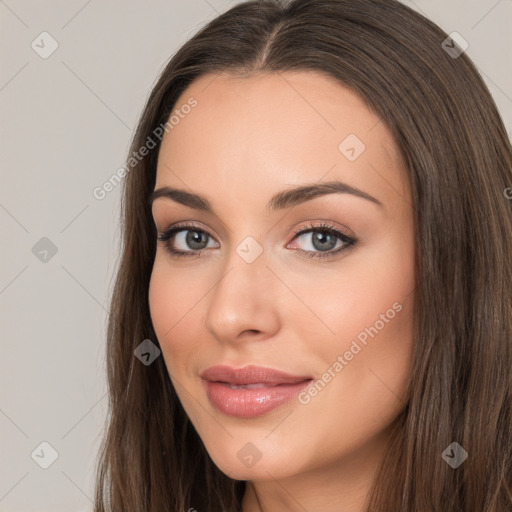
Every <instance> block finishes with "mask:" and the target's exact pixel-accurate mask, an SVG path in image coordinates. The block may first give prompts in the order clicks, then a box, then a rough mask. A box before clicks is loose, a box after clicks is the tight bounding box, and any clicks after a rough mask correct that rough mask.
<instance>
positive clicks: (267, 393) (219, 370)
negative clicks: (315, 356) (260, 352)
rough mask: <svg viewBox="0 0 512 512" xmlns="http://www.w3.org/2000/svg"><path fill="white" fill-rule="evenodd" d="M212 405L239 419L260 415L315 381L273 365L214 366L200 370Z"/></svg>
mask: <svg viewBox="0 0 512 512" xmlns="http://www.w3.org/2000/svg"><path fill="white" fill-rule="evenodd" d="M200 376H201V378H202V379H203V381H204V384H205V387H206V393H207V396H208V399H209V400H210V402H211V404H212V405H213V406H214V407H216V408H217V409H218V410H219V411H221V412H223V413H224V414H227V415H229V416H235V417H238V418H254V417H257V416H261V415H262V414H265V413H267V412H270V411H271V410H273V409H275V408H276V407H279V406H280V405H282V404H284V403H286V402H289V401H290V400H292V399H293V398H295V397H296V396H297V394H298V393H299V392H300V391H301V390H302V389H303V388H305V387H306V386H307V385H308V384H309V383H310V382H311V380H312V377H309V376H296V375H290V374H289V373H285V372H282V371H279V370H274V369H272V368H264V367H261V366H252V365H250V366H245V367H242V368H231V367H229V366H212V367H211V368H208V369H207V370H205V371H204V372H202V373H201V375H200Z"/></svg>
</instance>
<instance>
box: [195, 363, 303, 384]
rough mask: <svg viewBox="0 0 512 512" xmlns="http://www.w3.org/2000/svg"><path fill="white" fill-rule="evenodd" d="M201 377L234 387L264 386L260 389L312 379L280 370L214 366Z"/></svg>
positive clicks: (257, 367) (260, 367)
mask: <svg viewBox="0 0 512 512" xmlns="http://www.w3.org/2000/svg"><path fill="white" fill-rule="evenodd" d="M201 377H202V378H203V379H204V380H208V381H210V382H224V383H226V384H230V385H232V386H253V385H258V384H262V386H260V387H270V386H279V385H280V384H297V383H298V382H302V381H304V380H309V379H311V377H309V376H295V375H290V374H289V373H285V372H282V371H280V370H274V369H272V368H265V367H262V366H245V367H243V368H231V367H230V366H212V367H211V368H208V369H207V370H205V371H204V372H203V373H202V374H201ZM248 389H250V388H248Z"/></svg>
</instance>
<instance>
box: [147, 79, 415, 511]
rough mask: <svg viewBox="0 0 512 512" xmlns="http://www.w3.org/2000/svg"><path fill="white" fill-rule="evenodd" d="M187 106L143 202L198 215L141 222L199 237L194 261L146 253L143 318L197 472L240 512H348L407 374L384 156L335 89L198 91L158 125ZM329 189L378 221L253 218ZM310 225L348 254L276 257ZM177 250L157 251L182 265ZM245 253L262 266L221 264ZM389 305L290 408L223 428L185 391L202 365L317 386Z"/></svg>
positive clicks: (393, 154)
mask: <svg viewBox="0 0 512 512" xmlns="http://www.w3.org/2000/svg"><path fill="white" fill-rule="evenodd" d="M191 96H192V97H194V98H195V99H196V100H197V102H198V104H197V106H196V107H195V108H194V109H192V110H191V112H190V113H189V114H188V115H187V116H184V117H183V119H181V120H180V122H179V124H177V125H176V126H174V127H173V129H172V130H170V131H169V132H168V133H166V134H165V136H164V138H163V141H162V145H161V149H160V153H159V159H158V166H157V178H156V185H155V189H158V188H160V187H162V186H170V187H176V188H181V189H185V190H187V191H189V192H191V191H192V192H195V193H199V194H202V195H205V196H207V197H208V199H209V200H210V202H211V203H212V206H213V208H214V211H215V215H211V214H208V213H205V212H201V211H199V210H196V209H192V208H190V207H188V206H184V205H182V204H179V203H177V202H175V201H172V200H170V199H169V198H159V199H156V200H155V201H154V203H153V206H152V212H153V217H154V220H155V225H156V227H157V230H158V232H159V233H160V232H163V231H164V230H165V229H166V228H168V227H169V226H170V225H171V224H175V223H178V222H180V223H181V222H188V221H191V222H194V223H195V224H196V225H197V226H198V227H199V228H201V229H202V230H204V231H205V232H206V233H207V234H209V235H211V237H212V238H207V240H208V244H207V247H206V248H204V249H202V255H201V256H199V257H189V258H187V257H184V258H179V259H176V258H174V257H173V256H172V255H171V254H170V253H169V252H168V250H167V249H166V246H165V243H164V242H160V241H159V242H158V244H157V246H158V247H157V252H156V257H155V262H154V267H153V273H152V276H151V283H150V289H149V301H150V310H151V317H152V321H153V326H154V328H155V332H156V334H157V337H158V340H159V342H160V345H161V347H162V354H163V357H164V360H165V363H166V366H167V369H168V372H169V375H170V378H171V380H172V382H173V384H174V386H175V388H176V391H177V393H178V396H179V398H180V400H181V403H182V405H183V407H184V409H185V411H186V413H187V414H188V416H189V418H190V420H191V421H192V423H193V425H194V427H195V428H196V430H197V432H198V434H199V436H200V437H201V439H202V441H203V442H204V444H205V447H206V449H207V450H208V452H209V454H210V456H211V458H212V460H213V461H214V462H215V464H216V465H217V466H218V467H219V468H220V469H221V470H222V471H223V472H224V473H225V474H227V475H229V476H230V477H232V478H235V479H239V480H246V481H247V482H248V484H247V488H246V493H245V496H244V500H243V511H244V512H252V511H258V510H265V511H268V510H290V511H295V510H300V511H303V510H308V511H309V512H312V511H320V510H321V511H323V512H329V511H336V512H340V511H347V512H348V511H350V512H362V511H363V510H364V502H365V499H366V498H367V495H368V491H369V489H370V486H371V484H372V482H373V479H374V477H375V471H376V468H377V465H378V464H379V462H380V461H381V459H382V455H383V450H384V448H385V447H386V443H387V442H388V440H389V432H390V428H391V425H392V422H393V421H394V420H395V419H396V417H397V415H398V414H399V412H400V411H401V410H402V409H403V407H404V405H405V403H406V400H407V397H406V389H407V385H408V381H409V377H410V366H411V356H412V324H413V322H412V319H413V311H414V304H413V293H412V292H413V288H414V238H413V211H412V206H411V196H410V188H409V183H408V179H407V176H406V173H405V171H404V167H403V162H402V160H401V157H400V154H399V152H398V150H397V147H396V144H395V143H394V140H393V138H392V135H391V132H390V130H389V129H388V128H387V126H386V125H385V123H384V122H382V121H381V120H380V119H379V117H377V116H376V115H375V114H374V113H372V112H371V111H370V110H369V109H368V107H366V105H365V104H364V103H363V102H362V101H361V100H360V99H359V97H358V96H357V95H356V94H355V93H354V92H353V91H352V90H351V89H349V88H347V87H345V86H343V85H340V84H339V83H338V82H336V81H335V80H334V79H332V78H330V77H326V76H324V75H322V74H320V73H317V72H312V71H302V72H298V71H297V72H284V73H279V74H278V73H273V74H260V75H255V76H252V77H250V78H247V77H243V78H241V77H235V76H234V75H226V74H219V75H206V76H203V77H201V78H200V79H198V80H196V81H195V82H193V83H192V84H191V85H190V86H189V88H188V89H187V90H186V91H184V93H183V94H182V96H181V97H180V98H179V100H178V102H177V104H176V108H179V106H180V105H182V104H184V103H186V101H187V100H188V99H189V98H190V97H191ZM349 134H356V135H357V137H358V138H359V139H360V140H361V141H363V143H364V144H365V146H366V149H365V150H364V151H363V152H362V153H361V154H360V155H359V156H358V157H357V159H355V160H354V161H349V160H348V159H347V158H346V157H345V155H344V154H343V153H342V152H341V151H340V150H339V149H338V145H339V144H340V142H342V141H343V140H344V139H345V138H346V137H347V135H349ZM330 180H340V181H342V182H344V183H347V184H349V185H350V186H353V187H357V188H359V189H361V190H363V191H364V192H366V193H367V194H370V195H371V196H373V197H374V198H376V199H377V200H378V201H380V202H381V203H382V205H378V204H376V203H374V202H372V201H369V200H367V199H364V198H361V197H357V196H355V195H352V194H348V193H343V194H337V193H331V194H328V195H323V196H319V197H315V198H314V199H311V200H309V201H306V202H303V203H301V204H298V205H295V206H293V207H291V208H288V209H284V210H278V211H275V212H269V211H267V209H266V204H267V202H268V201H269V199H270V198H271V196H273V195H274V194H275V193H277V192H279V191H282V190H284V189H287V188H291V187H293V186H298V185H303V184H312V183H321V182H326V181H330ZM310 221H311V222H312V223H313V224H315V225H316V224H318V223H319V222H321V221H329V222H330V223H332V224H333V225H335V227H337V228H339V229H340V230H341V231H345V232H347V233H352V234H353V235H355V237H356V238H357V240H358V243H357V245H356V246H353V247H351V248H349V249H346V250H344V251H341V252H339V253H337V254H333V255H332V256H328V257H326V258H324V259H310V258H307V257H305V256H304V254H302V253H301V252H300V249H302V250H303V251H312V252H316V253H318V252H321V246H320V249H319V248H318V246H315V245H313V242H312V234H314V232H313V233H312V232H311V231H309V234H308V233H306V234H303V235H300V237H299V238H295V239H293V230H294V229H296V228H304V229H308V228H309V226H308V224H307V223H308V222H310ZM319 231H320V232H321V229H320V230H319ZM187 234H188V232H186V231H185V232H182V234H181V236H180V235H178V237H177V238H175V240H174V247H175V248H177V249H181V250H185V251H187V250H188V251H191V250H193V249H195V248H196V247H197V246H192V247H191V246H190V245H187V244H186V242H185V236H186V235H187ZM247 236H251V237H253V238H254V239H255V240H256V241H257V242H258V243H259V245H260V246H261V248H262V250H263V252H262V254H261V255H260V256H259V257H258V258H257V259H256V260H255V261H253V262H252V263H250V264H249V263H247V262H246V261H245V260H244V259H242V258H241V257H240V256H239V254H238V253H237V251H236V249H237V246H238V245H239V244H240V243H241V242H242V241H243V240H244V239H245V238H246V237H247ZM336 240H338V239H336ZM171 243H172V241H171ZM340 244H342V242H341V240H340V241H337V242H336V247H335V248H334V249H332V250H331V252H333V251H334V250H336V248H338V247H339V246H340ZM333 245H334V244H333ZM204 246H206V243H205V244H204ZM394 303H398V304H399V305H400V306H401V311H400V312H398V313H396V315H395V316H394V318H393V319H392V320H389V321H388V322H387V323H385V326H384V327H383V328H382V329H380V330H379V331H378V334H377V335H375V336H374V337H373V338H370V337H369V338H368V342H367V345H366V346H362V350H361V351H360V352H358V353H357V354H356V355H354V357H353V358H352V360H350V361H346V359H345V361H346V362H347V364H346V365H345V366H344V367H343V369H342V370H341V371H339V372H338V373H336V372H334V374H335V377H333V378H332V379H331V381H330V382H329V383H328V384H327V385H326V386H325V387H324V388H323V390H322V391H321V392H319V393H318V394H317V395H316V396H314V397H312V398H311V400H310V402H309V403H307V404H306V405H304V404H301V403H299V401H298V400H292V401H291V402H288V403H286V404H285V405H283V406H281V407H278V408H277V409H274V410H273V411H271V412H269V413H267V414H264V415H262V416H260V417H257V418H251V419H240V418H234V417H231V416H227V415H225V414H223V413H222V412H220V411H218V410H217V409H216V408H215V407H214V406H213V405H212V404H211V403H210V402H209V400H208V398H207V396H206V393H205V391H204V387H203V382H202V381H201V378H200V377H199V374H200V372H202V371H203V370H205V369H206V368H209V367H211V366H213V365H217V364H227V365H230V366H234V367H240V366H243V365H246V364H255V365H259V366H267V367H271V368H275V369H280V370H282V371H285V372H288V373H291V374H293V375H310V376H313V378H314V379H315V380H317V379H321V378H322V375H323V374H325V372H326V371H327V370H328V369H329V368H332V366H333V364H334V363H335V362H336V361H337V358H338V356H340V355H341V356H343V354H344V353H345V352H346V351H347V350H349V348H350V346H351V343H352V342H353V340H355V339H356V337H357V336H358V334H360V333H361V332H362V331H364V330H365V328H369V327H370V326H374V325H375V324H376V322H377V321H378V320H379V319H380V318H381V315H382V314H385V313H386V311H387V310H389V309H390V308H392V305H393V304H394ZM359 345H361V344H359ZM248 442H251V443H252V444H254V445H255V446H256V447H257V449H258V450H259V452H260V453H261V455H262V456H261V459H260V460H259V461H258V462H257V463H256V464H254V465H253V466H252V467H250V468H249V467H246V466H245V465H244V464H243V463H242V462H241V461H240V460H239V458H238V457H237V453H238V451H239V450H240V449H241V448H242V447H244V446H245V445H246V443H248ZM191 506H193V503H192V504H191Z"/></svg>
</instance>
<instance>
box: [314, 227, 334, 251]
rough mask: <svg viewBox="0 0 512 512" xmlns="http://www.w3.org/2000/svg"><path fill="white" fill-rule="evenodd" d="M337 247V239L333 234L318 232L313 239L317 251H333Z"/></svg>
mask: <svg viewBox="0 0 512 512" xmlns="http://www.w3.org/2000/svg"><path fill="white" fill-rule="evenodd" d="M329 239H330V240H329ZM329 242H330V243H329ZM333 242H334V243H333ZM335 245H336V237H335V236H334V235H333V234H332V233H329V232H327V231H322V232H317V233H315V236H314V237H313V246H314V247H315V249H318V250H329V249H333V248H334V246H335Z"/></svg>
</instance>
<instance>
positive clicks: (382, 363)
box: [95, 0, 512, 512]
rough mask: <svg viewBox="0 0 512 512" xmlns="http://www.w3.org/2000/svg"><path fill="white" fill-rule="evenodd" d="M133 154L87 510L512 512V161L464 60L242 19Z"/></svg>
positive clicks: (327, 22) (311, 23)
mask: <svg viewBox="0 0 512 512" xmlns="http://www.w3.org/2000/svg"><path fill="white" fill-rule="evenodd" d="M130 154H131V155H132V157H131V158H133V165H132V164H130V165H131V166H132V169H131V170H129V172H127V173H126V177H125V181H124V195H123V229H124V239H123V251H122V258H121V262H120V268H119V271H118V276H117V281H116V286H115V290H114V294H113V297H112V303H111V312H110V319H109V329H108V345H107V350H108V353H107V357H108V378H109V386H110V407H111V414H110V417H109V424H108V429H107V432H106V436H105V439H104V443H103V447H102V453H101V459H100V461H99V468H98V486H97V493H96V509H95V510H96V511H97V512H100V511H102V512H103V511H110V510H112V511H117V512H121V511H123V512H128V511H130V512H131V511H138V512H139V511H148V512H149V511H155V512H156V511H159V512H161V511H183V510H189V511H192V510H197V511H203V510H209V511H239V510H242V511H243V512H252V511H269V510H271V511H277V510H308V511H316V510H322V511H340V510H341V511H344V510H350V511H351V512H363V511H368V512H369V511H377V510H378V511H379V512H398V511H401V512H406V511H407V512H414V511H415V512H434V511H452V510H457V511H464V512H482V511H485V512H487V511H488V512H491V511H492V512H505V511H506V510H512V381H511V376H510V368H511V366H512V343H511V336H510V335H511V332H512V310H511V309H512V303H511V289H512V287H511V285H512V275H511V274H512V266H511V264H510V256H511V254H512V213H511V207H512V203H511V201H509V200H507V194H506V193H505V191H506V190H507V189H509V187H510V186H511V185H512V171H511V169H512V152H511V147H510V144H509V142H508V140H507V135H506V131H505V128H504V126H503V123H502V121H501V119H500V116H499V114H498V112H497V109H496V106H495V104H494V102H493V100H492V99H491V96H490V94H489V92H488V90H487V88H486V87H485V85H484V83H483V81H482V80H481V78H480V77H479V75H478V73H477V72H476V70H475V67H474V65H473V64H472V63H471V61H470V60H469V58H468V57H467V56H466V55H465V53H464V52H463V48H462V47H461V46H460V45H459V44H457V41H456V40H455V39H452V38H450V37H448V36H447V35H446V34H445V33H444V32H443V31H442V30H440V29H439V28H438V27H437V26H436V25H434V24H433V23H432V22H430V21H429V20H427V19H425V18H424V17H422V16H421V15H419V14H417V13H416V12H414V11H412V10H411V9H409V8H407V7H406V6H404V5H402V4H400V3H398V2H395V1H389V0H350V1H344V0H295V1H291V2H285V1H284V0H283V1H277V0H276V1H252V2H246V3H242V4H240V5H237V6H236V7H233V8H232V9H230V10H229V11H227V12H226V13H224V14H222V15H221V16H219V17H217V18H216V19H215V20H213V21H212V22H210V23H209V24H208V25H207V26H206V27H205V28H203V29H202V30H201V31H200V32H199V33H198V34H197V35H195V36H194V37H193V38H192V39H191V40H190V41H188V42H187V43H186V44H185V45H184V46H183V47H182V48H181V49H180V50H179V51H178V52H177V54H176V55H175V56H174V57H173V58H172V59H171V61H170V62H169V64H168V65H167V67H166V68H165V69H164V71H163V72H162V74H161V76H160V78H159V80H158V82H157V83H156V85H155V87H154V89H153V91H152V93H151V95H150V97H149V99H148V102H147V104H146V107H145V109H144V112H143V114H142V117H141V120H140V123H139V126H138V129H137V131H136V134H135V137H134V140H133V143H132V147H131V150H130ZM133 155H137V158H134V157H133ZM138 155H142V157H141V158H139V156H138Z"/></svg>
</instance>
